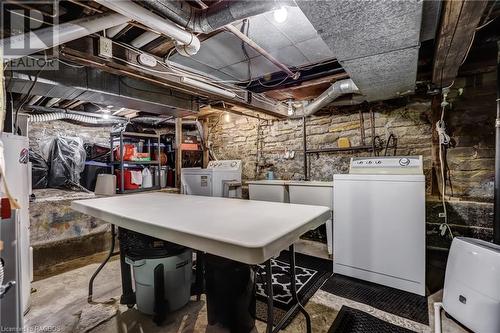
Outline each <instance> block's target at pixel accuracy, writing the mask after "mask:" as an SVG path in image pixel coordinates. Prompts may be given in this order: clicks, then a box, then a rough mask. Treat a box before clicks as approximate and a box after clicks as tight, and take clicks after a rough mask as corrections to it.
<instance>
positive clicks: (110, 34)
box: [106, 23, 128, 38]
mask: <svg viewBox="0 0 500 333" xmlns="http://www.w3.org/2000/svg"><path fill="white" fill-rule="evenodd" d="M127 26H128V23H123V24H120V25H117V26H116V27H112V28H109V29H107V30H106V37H107V38H113V37H115V36H116V35H118V33H119V32H120V31H122V30H123V29H125V28H126V27H127Z"/></svg>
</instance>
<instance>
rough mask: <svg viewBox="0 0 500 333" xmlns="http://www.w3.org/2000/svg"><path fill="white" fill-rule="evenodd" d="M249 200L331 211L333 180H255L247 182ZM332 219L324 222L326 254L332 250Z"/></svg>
mask: <svg viewBox="0 0 500 333" xmlns="http://www.w3.org/2000/svg"><path fill="white" fill-rule="evenodd" d="M248 194H249V197H250V200H261V201H274V202H285V203H287V202H288V203H293V204H302V205H313V206H325V207H329V208H330V211H333V182H321V181H300V180H256V181H249V182H248ZM332 236H333V227H332V220H331V219H329V220H328V221H327V222H326V238H327V243H328V254H330V255H332V250H333V244H332V239H333V237H332Z"/></svg>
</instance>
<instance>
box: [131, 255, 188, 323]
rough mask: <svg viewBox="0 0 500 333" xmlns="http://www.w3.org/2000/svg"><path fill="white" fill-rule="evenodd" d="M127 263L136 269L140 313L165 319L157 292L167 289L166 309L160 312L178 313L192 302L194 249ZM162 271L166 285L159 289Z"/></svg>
mask: <svg viewBox="0 0 500 333" xmlns="http://www.w3.org/2000/svg"><path fill="white" fill-rule="evenodd" d="M125 261H126V262H127V263H128V264H130V265H131V266H132V268H133V271H134V280H135V293H136V304H137V309H138V310H139V311H140V312H142V313H145V314H149V315H155V314H156V315H162V314H159V313H158V311H159V309H158V306H159V304H158V303H159V302H158V300H157V298H158V296H157V295H155V289H156V290H161V289H163V295H164V299H163V300H164V301H165V303H164V305H165V306H164V308H163V309H161V308H160V310H162V311H163V310H164V311H166V312H168V311H175V310H177V309H180V308H181V307H183V306H184V305H186V304H187V303H188V302H189V298H190V296H191V277H192V250H191V249H185V250H184V251H182V252H180V253H177V254H174V255H168V256H164V257H159V258H151V259H136V260H134V259H131V258H129V257H126V258H125ZM161 271H162V272H163V274H162V276H163V278H162V280H163V284H162V286H158V285H155V280H156V281H161V276H158V274H159V272H161ZM160 274H161V273H160ZM160 303H161V302H160ZM155 306H156V307H157V308H156V309H155Z"/></svg>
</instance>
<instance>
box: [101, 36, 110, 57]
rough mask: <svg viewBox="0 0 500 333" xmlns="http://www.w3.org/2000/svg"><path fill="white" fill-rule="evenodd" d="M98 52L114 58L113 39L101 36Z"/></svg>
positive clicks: (102, 55)
mask: <svg viewBox="0 0 500 333" xmlns="http://www.w3.org/2000/svg"><path fill="white" fill-rule="evenodd" d="M98 52H99V56H100V57H104V58H112V57H113V41H112V40H111V39H109V38H105V37H100V38H99V47H98Z"/></svg>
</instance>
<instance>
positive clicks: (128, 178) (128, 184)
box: [115, 169, 140, 190]
mask: <svg viewBox="0 0 500 333" xmlns="http://www.w3.org/2000/svg"><path fill="white" fill-rule="evenodd" d="M124 171H125V173H124V174H123V180H124V187H123V189H125V190H137V189H138V188H139V187H140V185H139V184H133V183H132V174H131V173H130V170H127V169H125V170H124ZM115 173H116V185H117V186H118V189H119V190H121V188H122V187H121V181H122V177H121V172H120V170H116V171H115Z"/></svg>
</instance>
